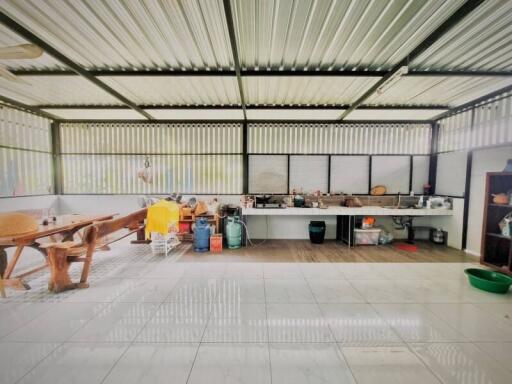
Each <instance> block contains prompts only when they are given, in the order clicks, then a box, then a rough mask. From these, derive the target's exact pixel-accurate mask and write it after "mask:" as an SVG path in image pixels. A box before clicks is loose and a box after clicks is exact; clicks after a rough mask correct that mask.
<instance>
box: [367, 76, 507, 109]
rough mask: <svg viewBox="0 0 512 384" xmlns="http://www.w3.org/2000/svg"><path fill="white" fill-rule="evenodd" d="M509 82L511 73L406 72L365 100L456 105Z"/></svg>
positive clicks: (377, 102) (379, 102)
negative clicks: (503, 74)
mask: <svg viewBox="0 0 512 384" xmlns="http://www.w3.org/2000/svg"><path fill="white" fill-rule="evenodd" d="M509 85H512V78H511V77H503V76H501V77H485V78H482V77H468V76H454V77H439V76H426V77H423V76H406V77H402V78H400V79H399V80H397V81H395V82H394V83H392V84H390V85H389V86H386V85H384V87H383V88H382V89H383V92H381V93H379V92H376V93H374V94H373V96H372V97H371V98H370V99H369V100H367V102H366V103H365V104H369V105H390V104H391V105H392V104H395V105H397V104H401V105H412V106H415V105H417V106H422V105H423V106H426V105H449V106H451V107H456V106H458V105H461V104H464V103H467V102H469V101H471V100H474V99H477V98H478V97H481V96H484V95H486V94H488V93H491V92H494V91H497V90H499V89H501V88H504V87H506V86H509Z"/></svg>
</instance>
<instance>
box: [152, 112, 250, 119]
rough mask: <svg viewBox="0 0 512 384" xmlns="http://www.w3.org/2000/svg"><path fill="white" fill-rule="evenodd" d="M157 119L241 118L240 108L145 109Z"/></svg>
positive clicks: (242, 116)
mask: <svg viewBox="0 0 512 384" xmlns="http://www.w3.org/2000/svg"><path fill="white" fill-rule="evenodd" d="M146 112H148V113H150V114H151V116H153V117H154V118H155V119H157V120H243V118H244V114H243V111H242V109H146Z"/></svg>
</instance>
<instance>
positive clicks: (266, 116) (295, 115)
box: [247, 109, 344, 120]
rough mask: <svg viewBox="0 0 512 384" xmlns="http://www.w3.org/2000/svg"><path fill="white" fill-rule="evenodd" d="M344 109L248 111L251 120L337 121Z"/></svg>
mask: <svg viewBox="0 0 512 384" xmlns="http://www.w3.org/2000/svg"><path fill="white" fill-rule="evenodd" d="M343 111H344V110H343V109H257V110H255V109H248V110H247V118H248V119H250V120H337V119H339V117H340V115H341V114H342V112H343Z"/></svg>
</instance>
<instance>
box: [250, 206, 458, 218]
mask: <svg viewBox="0 0 512 384" xmlns="http://www.w3.org/2000/svg"><path fill="white" fill-rule="evenodd" d="M242 215H245V216H452V215H453V210H451V209H445V208H438V209H412V208H407V209H396V208H383V207H360V208H348V207H328V208H327V209H320V208H242Z"/></svg>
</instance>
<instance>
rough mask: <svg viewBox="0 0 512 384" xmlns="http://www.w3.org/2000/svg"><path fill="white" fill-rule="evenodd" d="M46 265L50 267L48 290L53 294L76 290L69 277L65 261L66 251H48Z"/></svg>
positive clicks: (55, 249)
mask: <svg viewBox="0 0 512 384" xmlns="http://www.w3.org/2000/svg"><path fill="white" fill-rule="evenodd" d="M48 264H49V265H50V281H49V282H48V290H50V291H51V292H54V293H58V292H62V291H66V290H68V289H74V288H76V284H73V283H72V282H71V278H70V276H69V266H70V263H69V262H68V260H67V255H66V249H59V248H50V249H48Z"/></svg>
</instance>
